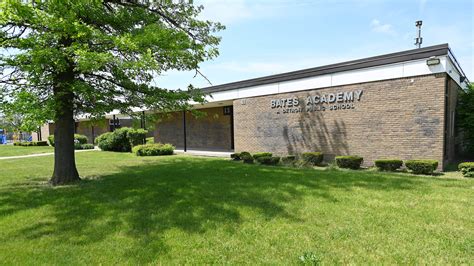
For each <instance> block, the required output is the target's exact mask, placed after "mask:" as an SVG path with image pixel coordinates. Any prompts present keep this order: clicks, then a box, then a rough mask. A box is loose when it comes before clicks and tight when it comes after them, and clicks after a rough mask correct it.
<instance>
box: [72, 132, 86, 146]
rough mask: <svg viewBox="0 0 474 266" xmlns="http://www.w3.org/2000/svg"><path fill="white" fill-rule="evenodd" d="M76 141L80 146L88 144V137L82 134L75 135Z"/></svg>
mask: <svg viewBox="0 0 474 266" xmlns="http://www.w3.org/2000/svg"><path fill="white" fill-rule="evenodd" d="M74 141H77V142H79V143H80V144H86V143H87V141H88V139H87V137H86V136H84V135H81V134H74Z"/></svg>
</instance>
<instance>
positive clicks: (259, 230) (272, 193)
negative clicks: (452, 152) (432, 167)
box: [0, 152, 474, 265]
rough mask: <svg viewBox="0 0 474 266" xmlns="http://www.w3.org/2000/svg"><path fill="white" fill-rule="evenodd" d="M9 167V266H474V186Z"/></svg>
mask: <svg viewBox="0 0 474 266" xmlns="http://www.w3.org/2000/svg"><path fill="white" fill-rule="evenodd" d="M76 157H77V163H78V168H79V170H80V173H81V175H82V176H83V177H84V178H85V180H84V181H83V182H81V183H79V184H78V185H73V186H67V187H57V188H53V187H50V186H48V185H47V184H46V183H45V181H47V180H48V178H49V176H50V175H51V170H52V160H53V157H52V156H48V157H36V158H27V159H17V160H5V161H1V162H0V163H1V166H0V167H1V171H0V228H1V230H0V264H2V265H4V264H107V265H111V264H147V263H150V264H158V263H161V264H224V263H231V264H298V257H299V256H301V255H303V254H304V253H306V252H312V253H313V254H314V255H315V257H316V258H317V259H318V260H319V261H321V262H322V263H324V264H334V263H343V264H347V263H355V264H395V263H397V264H407V263H409V264H414V263H419V264H432V263H435V264H462V263H464V264H470V263H472V262H473V261H474V221H473V217H474V204H473V202H474V179H455V178H445V177H424V176H421V177H420V176H412V175H408V174H387V173H379V172H376V171H341V170H314V169H291V168H283V167H263V166H258V165H243V164H239V163H235V162H231V161H228V160H224V159H213V158H195V157H186V156H169V157H155V158H137V157H135V156H133V155H132V154H123V153H122V154H121V153H108V152H92V153H79V154H76Z"/></svg>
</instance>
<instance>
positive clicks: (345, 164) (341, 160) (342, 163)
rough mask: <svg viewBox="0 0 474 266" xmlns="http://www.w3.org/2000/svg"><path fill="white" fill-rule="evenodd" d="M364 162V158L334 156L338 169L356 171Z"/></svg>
mask: <svg viewBox="0 0 474 266" xmlns="http://www.w3.org/2000/svg"><path fill="white" fill-rule="evenodd" d="M363 161H364V158H362V157H360V156H355V155H349V156H336V165H337V166H338V167H339V168H349V169H354V170H357V169H359V168H360V165H361V164H362V162H363Z"/></svg>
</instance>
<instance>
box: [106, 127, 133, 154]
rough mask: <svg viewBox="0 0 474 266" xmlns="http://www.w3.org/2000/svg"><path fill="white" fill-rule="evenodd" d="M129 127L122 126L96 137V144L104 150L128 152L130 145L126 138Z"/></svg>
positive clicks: (130, 149) (130, 148)
mask: <svg viewBox="0 0 474 266" xmlns="http://www.w3.org/2000/svg"><path fill="white" fill-rule="evenodd" d="M129 130H130V128H128V127H123V128H119V129H116V130H115V131H114V132H107V133H104V134H102V135H100V136H98V137H97V145H98V146H99V148H100V149H101V150H104V151H116V152H130V151H132V146H131V144H130V140H129V138H128V136H127V135H128V131H129Z"/></svg>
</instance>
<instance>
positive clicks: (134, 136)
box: [127, 128, 148, 147]
mask: <svg viewBox="0 0 474 266" xmlns="http://www.w3.org/2000/svg"><path fill="white" fill-rule="evenodd" d="M147 133H148V131H147V130H145V129H142V128H138V129H134V128H130V129H129V130H128V131H127V137H128V139H129V140H130V145H131V146H132V147H133V146H137V145H141V144H145V143H144V142H146V134H147Z"/></svg>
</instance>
